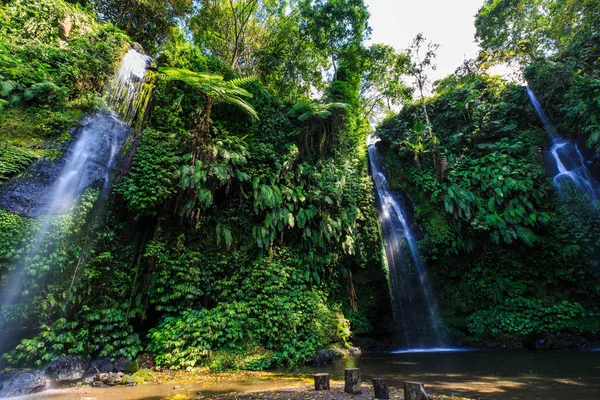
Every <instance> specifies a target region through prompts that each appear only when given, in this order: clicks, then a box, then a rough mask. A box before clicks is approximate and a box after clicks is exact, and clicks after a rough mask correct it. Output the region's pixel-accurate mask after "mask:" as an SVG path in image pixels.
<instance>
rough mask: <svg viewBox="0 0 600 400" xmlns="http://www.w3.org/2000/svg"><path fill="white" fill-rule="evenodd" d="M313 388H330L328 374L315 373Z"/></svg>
mask: <svg viewBox="0 0 600 400" xmlns="http://www.w3.org/2000/svg"><path fill="white" fill-rule="evenodd" d="M314 377H315V390H330V387H329V374H315V375H314Z"/></svg>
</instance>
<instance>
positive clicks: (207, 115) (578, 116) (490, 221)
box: [0, 0, 600, 371]
mask: <svg viewBox="0 0 600 400" xmlns="http://www.w3.org/2000/svg"><path fill="white" fill-rule="evenodd" d="M409 17H410V16H403V17H402V18H409ZM399 18H400V20H401V17H399ZM474 24H475V27H476V37H475V40H476V41H477V43H478V44H479V46H480V47H481V52H480V53H479V56H478V57H477V58H475V59H466V60H465V61H464V63H463V64H462V65H457V66H456V67H457V68H456V72H455V73H453V74H451V75H448V76H446V77H445V78H443V79H441V80H436V81H432V79H431V78H430V76H431V73H432V71H433V70H434V69H435V64H436V52H437V45H436V44H435V43H433V42H431V41H429V40H428V39H427V38H426V37H424V36H423V35H422V34H419V33H418V32H415V33H414V40H413V41H412V43H406V48H405V49H395V48H393V47H391V46H389V45H386V44H379V43H372V42H371V41H369V38H370V32H371V28H370V26H369V9H368V7H367V6H366V5H365V3H364V2H363V0H261V1H258V0H201V1H198V2H195V1H192V0H167V1H156V0H79V1H66V0H2V1H0V335H1V336H2V340H1V341H0V354H2V359H1V360H2V361H1V362H0V367H2V368H5V369H12V368H37V367H40V366H44V365H47V364H48V363H50V362H52V361H54V360H56V359H58V358H59V357H63V356H71V357H78V358H83V359H86V360H92V359H98V358H110V359H113V360H118V359H125V360H136V363H143V362H146V363H148V365H152V366H155V367H156V368H165V369H169V370H190V369H193V368H195V367H208V368H210V369H211V370H213V371H223V370H232V369H233V370H264V369H269V368H274V367H293V366H295V365H302V364H304V363H305V362H306V361H307V360H311V359H314V357H315V355H316V354H318V352H319V351H320V350H321V349H330V350H335V351H337V352H340V353H353V352H355V351H357V350H356V347H360V348H361V349H363V351H364V350H368V349H394V348H398V347H402V346H403V343H404V342H403V339H402V332H403V330H404V329H405V328H406V327H404V326H403V322H402V318H400V317H399V312H398V309H397V308H396V307H395V306H394V298H395V296H397V294H396V293H394V291H395V290H397V288H396V287H395V286H394V285H393V284H391V283H392V282H393V277H391V276H390V271H391V270H393V269H392V268H390V265H389V264H390V259H389V258H390V257H389V253H388V256H386V250H385V249H386V245H388V246H389V244H390V243H389V239H387V236H386V235H385V234H384V232H382V228H381V224H380V223H381V220H382V218H385V215H383V214H382V213H381V212H378V207H379V206H378V204H380V203H381V201H382V200H381V198H379V197H378V191H377V190H376V187H375V184H374V182H373V180H372V178H371V174H370V173H371V171H372V169H373V167H372V166H370V164H369V152H368V150H367V149H368V146H375V147H376V149H377V151H378V153H377V154H379V157H381V163H382V168H383V169H384V170H385V174H386V176H387V181H388V182H389V187H390V190H392V191H395V192H397V193H401V195H402V198H403V199H404V203H405V206H406V209H407V210H408V213H407V223H408V226H410V228H411V229H412V232H413V233H414V239H415V246H416V247H417V249H418V254H417V257H418V261H417V263H422V264H423V268H424V269H426V271H427V276H428V279H429V281H430V285H431V290H432V293H434V295H435V298H436V305H437V310H438V311H439V314H436V316H435V317H434V318H435V319H436V324H437V325H436V326H438V327H439V330H440V335H441V337H443V342H444V344H446V345H448V346H450V345H452V346H457V347H485V348H492V347H509V348H524V347H525V348H531V347H532V346H535V347H540V346H541V347H543V348H553V349H557V348H560V349H567V348H568V349H580V350H581V349H585V348H587V347H591V346H592V345H593V344H594V343H595V342H596V341H597V340H598V339H599V330H600V309H599V307H598V304H600V281H599V279H598V278H599V277H600V276H599V272H600V213H599V210H598V207H599V206H600V203H599V198H598V196H597V195H600V191H598V192H597V191H596V186H594V185H597V184H596V177H597V176H598V174H599V173H600V161H599V158H598V156H597V152H598V151H600V3H598V2H597V1H595V0H486V1H485V2H483V6H482V7H481V8H480V10H479V11H478V13H477V15H476V16H475V18H474ZM132 49H133V51H135V52H137V53H140V54H141V53H144V54H146V55H147V56H149V57H148V61H147V62H148V64H147V65H146V66H145V67H144V69H145V71H143V73H141V74H140V75H139V77H140V79H139V80H141V82H137V84H138V85H141V86H142V91H141V93H142V94H141V95H139V96H137V97H136V98H134V99H133V100H132V103H131V104H130V103H127V104H125V105H124V103H113V105H112V107H111V102H110V99H109V97H110V93H112V92H111V90H112V89H111V79H113V77H114V76H115V73H116V72H117V71H118V70H119V65H120V64H121V62H122V60H123V59H124V56H125V57H127V56H126V54H131V53H130V52H131V51H132ZM137 53H136V54H137ZM499 64H502V65H508V66H509V67H510V68H511V69H512V71H513V79H505V78H503V77H501V76H498V75H494V74H493V73H491V72H490V71H491V70H490V68H492V67H493V66H495V65H499ZM526 84H527V85H528V86H527V87H526V86H525V85H526ZM528 90H529V91H531V93H535V95H537V98H536V99H537V100H539V103H540V104H541V106H542V108H543V111H542V114H543V113H544V112H545V114H544V117H547V118H548V120H549V121H552V123H553V126H552V127H549V126H548V124H547V122H548V121H544V119H543V118H541V117H540V115H539V113H536V108H535V107H533V106H532V105H531V103H530V100H531V99H532V98H533V97H528ZM107 93H108V94H107ZM530 96H533V95H531V94H530ZM120 105H121V106H122V108H120ZM107 107H108V108H109V109H110V108H112V111H114V112H115V113H117V114H118V115H119V116H120V118H121V119H122V121H123V122H125V123H126V124H128V125H129V126H130V132H129V133H128V134H127V135H128V136H127V138H126V139H124V143H123V145H122V146H121V147H120V148H119V149H118V151H117V154H116V156H115V157H116V158H115V160H116V161H115V162H114V165H113V167H112V168H110V171H109V175H110V179H109V178H102V179H100V180H99V179H94V180H93V181H90V182H89V184H88V185H87V186H86V188H85V190H84V191H83V192H82V193H81V194H80V195H79V196H78V200H76V201H74V202H72V203H70V204H68V205H67V209H65V210H62V211H61V212H60V213H56V214H55V215H45V213H44V212H43V210H42V209H43V207H42V208H39V207H37V206H36V204H38V203H36V201H39V202H41V200H40V195H37V194H35V193H37V192H35V191H34V189H35V188H36V187H37V186H39V185H41V184H42V183H44V182H45V183H44V184H47V183H48V182H49V181H53V182H54V181H56V180H57V179H58V176H57V174H54V173H51V172H50V171H54V170H56V169H57V168H59V166H61V165H63V164H62V163H64V162H65V161H64V160H65V159H66V158H68V157H67V154H70V153H69V152H70V151H72V150H71V149H72V148H73V143H75V142H76V141H77V140H78V138H79V137H81V136H82V135H83V134H82V133H81V132H82V131H85V127H86V126H88V125H89V124H90V123H92V122H93V121H94V120H93V118H94V115H109V111H106V108H107ZM107 118H108V117H107ZM89 121H92V122H89ZM86 124H87V125H86ZM115 129H116V128H115ZM113 131H115V130H114V129H113ZM550 132H552V134H556V135H558V136H559V137H560V138H562V139H561V140H567V141H569V143H575V144H577V147H576V148H577V153H578V154H579V156H580V157H581V160H582V165H583V164H585V167H584V168H587V171H588V172H586V173H589V175H590V176H587V179H588V180H586V182H588V181H589V182H592V186H593V187H592V189H591V190H588V191H585V190H579V189H580V188H579V186H580V182H579V181H577V180H573V181H572V182H571V181H569V182H563V181H561V182H560V184H557V179H555V178H554V175H555V173H554V172H553V171H552V168H553V167H552V166H551V165H550V166H549V164H551V161H552V160H551V159H549V156H548V154H551V153H552V151H551V148H552V149H554V147H552V146H553V145H552V143H553V142H552V141H551V139H552V134H550V136H549V133H550ZM561 143H562V142H561ZM92 152H96V153H97V151H95V150H94V151H92ZM550 158H551V157H550ZM584 159H585V162H583V161H584ZM107 165H108V164H107ZM111 165H112V164H111ZM558 168H559V169H560V166H558ZM559 172H560V171H559ZM567 172H569V171H567ZM553 178H554V179H553ZM40 182H41V183H40ZM106 182H110V184H105V183H106ZM46 187H47V186H46ZM17 189H19V190H17ZM28 190H30V192H29V195H30V197H27V198H26V199H25V198H24V197H23V198H22V197H19V196H20V195H19V193H27V191H28ZM32 193H33V194H32ZM38 205H39V204H38ZM39 232H44V236H43V238H40V235H39ZM409 245H410V243H409V244H407V242H406V240H400V242H399V245H398V246H400V247H399V248H400V249H401V251H408V250H407V246H409ZM404 324H406V320H405V321H404Z"/></svg>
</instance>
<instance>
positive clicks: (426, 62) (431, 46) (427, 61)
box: [407, 33, 439, 175]
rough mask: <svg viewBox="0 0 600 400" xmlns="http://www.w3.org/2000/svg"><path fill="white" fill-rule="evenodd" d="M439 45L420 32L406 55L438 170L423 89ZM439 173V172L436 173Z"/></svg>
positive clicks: (434, 141) (433, 66) (435, 147)
mask: <svg viewBox="0 0 600 400" xmlns="http://www.w3.org/2000/svg"><path fill="white" fill-rule="evenodd" d="M438 47H439V45H438V44H436V43H433V42H427V40H426V39H425V37H424V36H423V34H422V33H419V34H417V36H415V38H414V40H413V42H412V45H411V46H410V48H409V49H408V51H407V54H408V56H409V57H410V59H411V62H410V65H409V67H408V73H409V74H410V75H411V76H412V77H413V78H414V79H415V84H416V85H417V89H418V90H419V96H420V99H421V108H422V110H423V116H424V117H425V133H426V135H427V139H428V141H429V146H430V148H431V155H432V157H433V168H434V169H435V170H436V172H439V171H438V162H437V159H438V151H437V143H438V139H437V137H436V136H435V134H434V133H433V129H432V127H431V121H430V120H429V114H428V113H427V104H426V102H425V91H426V90H427V88H428V86H429V84H430V81H429V77H428V76H427V71H428V70H429V69H432V70H435V69H436V65H435V63H434V60H435V57H436V50H437V49H438ZM438 175H439V174H438Z"/></svg>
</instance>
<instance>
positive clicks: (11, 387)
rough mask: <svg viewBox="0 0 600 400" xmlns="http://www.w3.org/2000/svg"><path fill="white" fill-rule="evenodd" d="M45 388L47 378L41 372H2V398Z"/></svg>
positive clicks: (0, 386)
mask: <svg viewBox="0 0 600 400" xmlns="http://www.w3.org/2000/svg"><path fill="white" fill-rule="evenodd" d="M44 389H46V379H45V378H44V377H43V376H42V374H41V373H40V372H37V371H9V372H0V398H5V397H13V396H23V395H26V394H32V393H38V392H41V391H42V390H44Z"/></svg>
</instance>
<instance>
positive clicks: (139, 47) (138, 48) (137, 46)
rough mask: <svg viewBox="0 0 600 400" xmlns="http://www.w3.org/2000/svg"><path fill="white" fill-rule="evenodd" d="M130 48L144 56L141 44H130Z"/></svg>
mask: <svg viewBox="0 0 600 400" xmlns="http://www.w3.org/2000/svg"><path fill="white" fill-rule="evenodd" d="M130 46H131V48H132V49H133V50H135V51H137V52H138V53H140V54H146V51H145V50H144V47H142V45H141V44H139V43H137V42H132V43H130Z"/></svg>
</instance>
